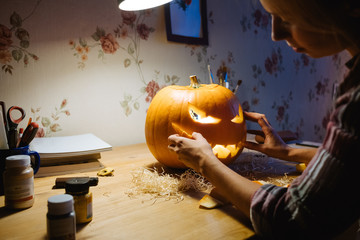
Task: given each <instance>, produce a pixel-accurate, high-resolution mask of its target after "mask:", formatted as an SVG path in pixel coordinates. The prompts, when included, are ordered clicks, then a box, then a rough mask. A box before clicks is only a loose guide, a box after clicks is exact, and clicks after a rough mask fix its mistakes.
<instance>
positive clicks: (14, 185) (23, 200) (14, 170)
mask: <svg viewBox="0 0 360 240" xmlns="http://www.w3.org/2000/svg"><path fill="white" fill-rule="evenodd" d="M3 178H4V193H5V194H4V195H5V206H6V207H7V208H10V209H25V208H29V207H31V206H32V205H33V204H34V170H33V169H32V167H31V165H30V156H29V155H13V156H9V157H7V158H6V161H5V172H4V174H3Z"/></svg>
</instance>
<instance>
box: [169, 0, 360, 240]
mask: <svg viewBox="0 0 360 240" xmlns="http://www.w3.org/2000/svg"><path fill="white" fill-rule="evenodd" d="M260 2H261V4H262V5H263V7H264V8H265V10H266V11H268V12H269V13H270V14H271V16H272V39H273V40H274V41H280V40H285V41H286V42H287V44H288V45H289V46H290V47H291V48H293V50H294V51H296V52H299V53H305V54H307V55H309V56H311V57H314V58H318V57H324V56H330V55H333V54H336V53H338V52H341V51H343V50H347V51H348V52H349V53H350V54H351V55H352V56H353V58H352V60H351V61H349V62H348V63H347V66H348V67H349V68H350V72H349V74H348V76H347V77H346V78H345V79H344V80H343V82H342V83H341V84H340V87H339V91H338V96H337V99H336V101H335V104H334V110H333V112H332V114H331V118H330V121H329V123H328V126H327V134H326V137H325V140H324V142H323V144H322V146H321V147H320V148H319V149H318V150H317V151H314V150H306V149H300V150H299V149H293V148H290V147H288V146H287V145H286V144H285V143H284V142H283V141H282V140H281V138H280V137H279V136H278V135H277V134H276V132H275V131H274V130H273V128H272V127H271V125H270V124H269V122H268V121H267V119H266V117H265V116H264V115H263V114H258V113H250V112H247V113H246V112H245V113H244V116H245V118H246V119H247V120H248V121H255V122H258V124H259V125H260V126H261V128H262V130H263V132H264V134H265V136H266V138H265V143H264V144H262V145H258V144H256V143H251V142H246V143H245V147H247V148H249V149H253V150H257V151H260V152H263V153H265V154H267V155H269V156H271V157H277V158H280V159H284V160H291V161H298V162H305V163H309V164H308V167H307V169H306V170H305V171H304V173H303V174H302V175H301V176H299V177H298V178H297V179H295V180H294V181H293V183H292V184H291V186H290V187H289V188H282V187H277V186H274V185H271V184H268V185H264V186H261V187H260V186H259V185H258V184H256V183H252V182H251V181H249V180H248V179H246V178H244V177H242V176H240V175H238V174H237V173H235V172H233V171H232V170H231V169H229V168H228V167H226V166H225V165H224V164H222V163H221V162H220V161H219V160H218V159H217V158H216V157H215V156H214V154H213V152H212V149H211V147H210V145H209V144H208V142H207V141H206V140H205V139H204V138H203V137H202V135H201V134H199V133H195V132H194V133H193V134H192V137H193V139H188V138H184V137H180V136H178V135H172V136H169V149H170V150H172V151H175V152H176V153H177V154H178V157H179V160H180V161H182V162H183V163H184V164H185V165H187V166H188V167H191V168H193V169H195V170H196V171H197V172H200V173H201V174H202V175H203V176H205V177H206V178H207V179H208V180H209V181H210V182H211V183H212V184H213V185H214V186H215V187H216V188H217V189H218V191H220V193H221V194H222V195H223V196H224V197H225V198H226V199H228V200H229V201H231V202H232V203H233V204H234V205H235V206H236V207H237V208H238V209H240V210H241V211H242V212H243V213H244V214H246V215H247V216H248V217H249V218H250V219H251V222H252V225H253V227H254V229H255V232H256V233H257V234H259V235H262V236H265V237H270V238H276V239H282V238H283V239H295V238H298V239H305V238H310V239H329V238H332V237H334V236H337V235H339V234H341V233H342V232H344V231H345V230H346V229H347V228H348V227H349V226H351V225H352V224H353V223H355V222H356V221H357V220H358V219H359V217H360V197H359V196H360V194H359V193H358V192H359V191H358V189H359V186H358V184H357V183H358V182H359V180H358V177H357V176H358V175H359V174H358V172H359V171H360V164H359V162H360V57H359V58H358V57H357V56H358V54H359V53H360V29H359V28H360V1H358V0H260Z"/></svg>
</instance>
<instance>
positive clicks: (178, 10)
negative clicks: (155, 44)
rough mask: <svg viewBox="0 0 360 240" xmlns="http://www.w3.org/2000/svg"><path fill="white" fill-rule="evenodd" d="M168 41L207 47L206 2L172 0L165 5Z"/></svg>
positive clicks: (200, 0)
mask: <svg viewBox="0 0 360 240" xmlns="http://www.w3.org/2000/svg"><path fill="white" fill-rule="evenodd" d="M165 23H166V36H167V40H168V41H172V42H179V43H186V44H194V45H208V44H209V40H208V24H207V8H206V0H174V1H172V2H170V3H168V4H166V5H165Z"/></svg>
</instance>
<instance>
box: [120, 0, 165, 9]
mask: <svg viewBox="0 0 360 240" xmlns="http://www.w3.org/2000/svg"><path fill="white" fill-rule="evenodd" d="M171 1H172V0H118V3H119V8H120V9H121V10H124V11H139V10H144V9H148V8H153V7H157V6H160V5H163V4H165V3H168V2H171Z"/></svg>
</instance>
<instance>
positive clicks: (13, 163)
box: [5, 155, 30, 168]
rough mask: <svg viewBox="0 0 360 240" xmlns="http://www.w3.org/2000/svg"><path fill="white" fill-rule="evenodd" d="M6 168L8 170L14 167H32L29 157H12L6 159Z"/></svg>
mask: <svg viewBox="0 0 360 240" xmlns="http://www.w3.org/2000/svg"><path fill="white" fill-rule="evenodd" d="M5 166H6V167H7V168H12V167H27V166H30V156H29V155H12V156H9V157H7V158H6V163H5Z"/></svg>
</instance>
